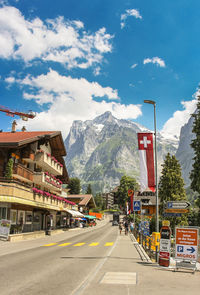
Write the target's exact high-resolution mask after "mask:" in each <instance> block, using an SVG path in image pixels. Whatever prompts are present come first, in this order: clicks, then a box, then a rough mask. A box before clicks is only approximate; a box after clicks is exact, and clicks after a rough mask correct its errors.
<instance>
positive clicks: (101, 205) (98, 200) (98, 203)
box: [94, 193, 105, 210]
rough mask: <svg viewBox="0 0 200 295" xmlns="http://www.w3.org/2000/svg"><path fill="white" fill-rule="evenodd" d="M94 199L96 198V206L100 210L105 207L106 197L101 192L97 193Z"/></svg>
mask: <svg viewBox="0 0 200 295" xmlns="http://www.w3.org/2000/svg"><path fill="white" fill-rule="evenodd" d="M94 200H95V203H96V206H97V208H98V209H99V210H104V209H105V202H104V199H103V197H102V195H101V194H100V193H98V194H96V196H95V197H94Z"/></svg>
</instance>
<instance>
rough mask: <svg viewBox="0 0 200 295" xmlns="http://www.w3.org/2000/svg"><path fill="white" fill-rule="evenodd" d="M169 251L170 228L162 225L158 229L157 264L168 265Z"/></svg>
mask: <svg viewBox="0 0 200 295" xmlns="http://www.w3.org/2000/svg"><path fill="white" fill-rule="evenodd" d="M170 252H171V228H170V227H169V226H162V227H161V230H160V251H159V265H162V266H167V267H168V266H169V264H170Z"/></svg>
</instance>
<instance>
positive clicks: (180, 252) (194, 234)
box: [175, 227, 199, 261]
mask: <svg viewBox="0 0 200 295" xmlns="http://www.w3.org/2000/svg"><path fill="white" fill-rule="evenodd" d="M198 234H199V230H198V228H192V227H190V228H189V227H188V228H183V227H182V228H176V240H175V241H176V246H175V258H176V259H182V260H190V261H196V260H197V258H198Z"/></svg>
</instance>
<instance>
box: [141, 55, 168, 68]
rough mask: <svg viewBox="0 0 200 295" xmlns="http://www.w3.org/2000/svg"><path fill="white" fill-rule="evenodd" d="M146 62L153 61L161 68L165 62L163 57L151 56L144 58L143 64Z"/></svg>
mask: <svg viewBox="0 0 200 295" xmlns="http://www.w3.org/2000/svg"><path fill="white" fill-rule="evenodd" d="M148 63H153V64H156V65H157V66H160V67H161V68H165V67H166V65H165V62H164V60H163V59H161V58H160V57H152V58H146V59H144V61H143V64H144V65H145V64H148Z"/></svg>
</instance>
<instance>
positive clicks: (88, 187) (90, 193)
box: [86, 183, 92, 195]
mask: <svg viewBox="0 0 200 295" xmlns="http://www.w3.org/2000/svg"><path fill="white" fill-rule="evenodd" d="M86 194H89V195H92V188H91V184H90V183H89V184H88V186H87V191H86Z"/></svg>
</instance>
